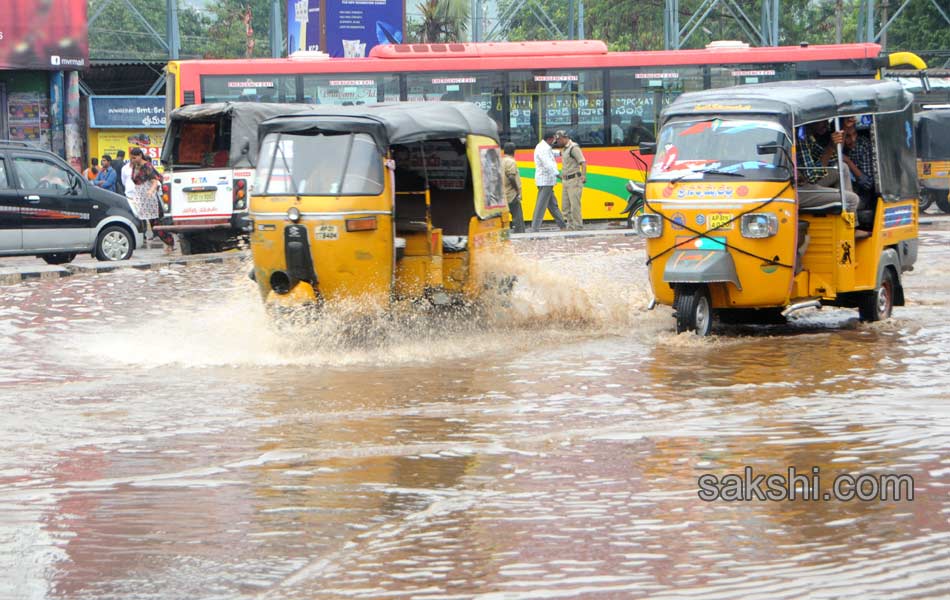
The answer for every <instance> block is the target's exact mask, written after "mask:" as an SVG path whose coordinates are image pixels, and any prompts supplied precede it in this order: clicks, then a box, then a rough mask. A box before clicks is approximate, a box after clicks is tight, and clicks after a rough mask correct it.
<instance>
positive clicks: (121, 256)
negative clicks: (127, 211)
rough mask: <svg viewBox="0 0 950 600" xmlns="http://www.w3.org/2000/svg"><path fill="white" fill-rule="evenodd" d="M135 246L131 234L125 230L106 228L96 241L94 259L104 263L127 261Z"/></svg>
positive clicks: (114, 227)
mask: <svg viewBox="0 0 950 600" xmlns="http://www.w3.org/2000/svg"><path fill="white" fill-rule="evenodd" d="M134 248H135V245H134V243H133V241H132V234H130V233H129V232H128V230H126V229H125V228H122V227H118V226H116V225H113V226H112V227H106V228H105V229H103V230H102V232H101V233H100V234H99V237H98V238H97V239H96V248H95V253H96V258H98V259H99V260H105V261H116V260H127V259H128V258H129V257H131V256H132V250H134Z"/></svg>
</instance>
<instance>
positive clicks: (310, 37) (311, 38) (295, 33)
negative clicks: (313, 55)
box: [287, 0, 324, 54]
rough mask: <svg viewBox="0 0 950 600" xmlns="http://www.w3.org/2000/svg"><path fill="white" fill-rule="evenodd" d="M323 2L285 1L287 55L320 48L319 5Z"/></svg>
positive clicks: (310, 0)
mask: <svg viewBox="0 0 950 600" xmlns="http://www.w3.org/2000/svg"><path fill="white" fill-rule="evenodd" d="M323 1H324V0H287V54H293V53H294V52H313V51H317V50H322V48H320V4H321V2H323Z"/></svg>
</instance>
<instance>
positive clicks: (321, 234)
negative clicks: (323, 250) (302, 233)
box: [313, 225, 340, 240]
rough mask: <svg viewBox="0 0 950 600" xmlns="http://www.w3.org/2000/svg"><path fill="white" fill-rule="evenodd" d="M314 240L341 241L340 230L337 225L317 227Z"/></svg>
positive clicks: (314, 231)
mask: <svg viewBox="0 0 950 600" xmlns="http://www.w3.org/2000/svg"><path fill="white" fill-rule="evenodd" d="M313 238H314V239H316V240H338V239H340V230H339V229H337V226H336V225H317V226H316V227H315V228H314V230H313Z"/></svg>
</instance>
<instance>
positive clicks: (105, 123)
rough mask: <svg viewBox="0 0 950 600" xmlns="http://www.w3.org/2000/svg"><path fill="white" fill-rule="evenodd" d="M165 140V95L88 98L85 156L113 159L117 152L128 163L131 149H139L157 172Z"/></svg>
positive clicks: (159, 167)
mask: <svg viewBox="0 0 950 600" xmlns="http://www.w3.org/2000/svg"><path fill="white" fill-rule="evenodd" d="M164 141H165V96H90V97H89V138H88V147H89V156H90V157H92V156H96V157H102V156H103V155H104V154H108V155H109V156H111V157H113V158H115V156H116V154H117V152H118V151H119V150H123V151H124V152H125V158H126V160H128V158H129V152H130V151H131V150H132V148H141V149H142V152H143V153H144V154H145V156H148V157H149V158H151V159H152V164H153V165H155V168H156V169H158V170H159V171H161V162H160V161H159V157H160V156H161V155H162V144H163V143H164Z"/></svg>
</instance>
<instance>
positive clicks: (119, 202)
mask: <svg viewBox="0 0 950 600" xmlns="http://www.w3.org/2000/svg"><path fill="white" fill-rule="evenodd" d="M86 189H87V190H89V192H88V193H89V197H90V198H92V199H93V200H95V201H97V202H102V203H103V204H106V205H108V206H110V207H111V208H120V209H123V210H126V211H129V212H132V209H131V207H130V206H129V201H128V200H127V199H126V197H125V196H122V195H121V194H116V193H115V192H110V191H108V190H104V189H102V188H101V187H97V186H94V185H92V184H89V185H88V186H86Z"/></svg>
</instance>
